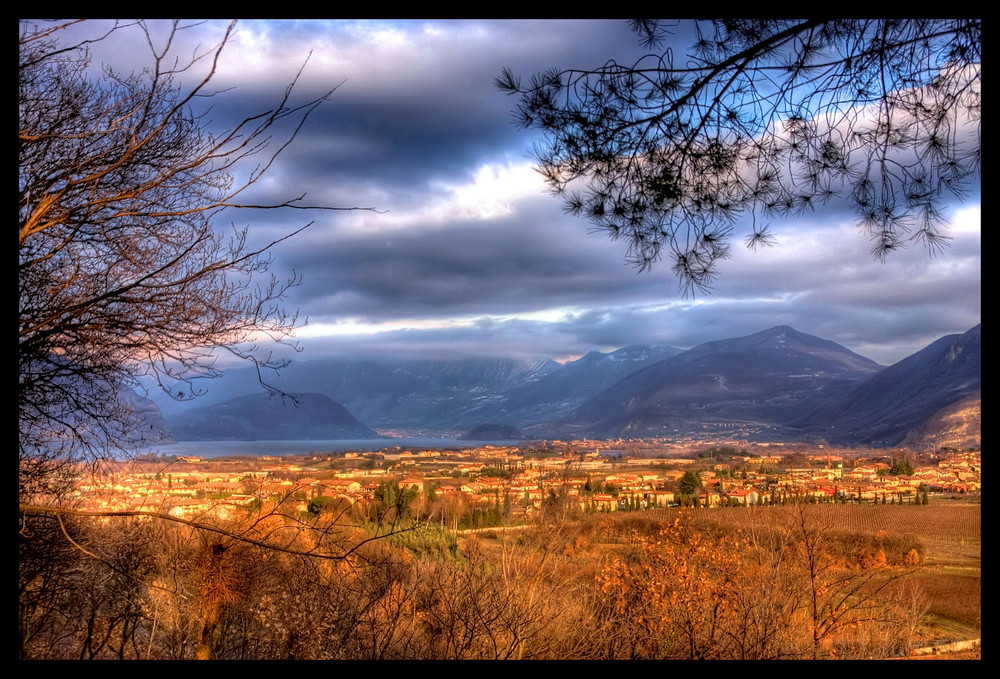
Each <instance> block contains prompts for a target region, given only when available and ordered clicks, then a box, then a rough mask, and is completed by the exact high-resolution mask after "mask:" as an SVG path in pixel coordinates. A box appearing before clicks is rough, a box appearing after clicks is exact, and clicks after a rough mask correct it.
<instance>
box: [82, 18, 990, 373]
mask: <svg viewBox="0 0 1000 679" xmlns="http://www.w3.org/2000/svg"><path fill="white" fill-rule="evenodd" d="M226 25H227V24H226V22H216V21H210V22H205V23H201V24H198V25H195V26H192V27H190V28H188V29H186V30H184V31H181V32H180V33H179V34H178V38H177V40H176V42H175V45H174V48H175V50H176V52H177V53H178V54H179V55H186V54H189V53H190V50H191V49H193V48H194V46H195V45H201V46H202V47H204V46H208V45H212V44H214V43H216V42H218V41H219V40H220V39H221V37H222V35H223V34H224V32H225V28H226ZM99 28H100V24H96V25H88V26H86V27H80V28H79V29H78V30H80V31H87V30H90V31H94V30H97V29H99ZM165 28H167V25H166V24H160V23H157V22H153V24H152V29H153V30H152V33H153V36H154V42H155V40H156V39H157V38H158V36H162V35H165V32H164V30H163V29H165ZM140 38H141V34H139V33H137V32H135V31H131V32H126V31H122V32H121V33H120V34H118V35H116V36H115V38H114V40H108V41H105V43H101V44H99V45H95V46H94V48H93V53H94V57H95V63H97V62H101V61H104V62H107V63H112V64H114V65H115V66H117V67H118V68H120V69H123V70H125V69H127V68H128V67H129V66H130V65H131V66H132V67H133V68H140V67H141V66H142V65H143V64H145V63H148V61H149V59H148V54H149V48H148V46H146V45H145V43H144V42H143V41H142V40H141V39H140ZM681 38H683V36H682V35H680V36H678V39H679V40H680V39H681ZM684 47H686V44H685V43H684V41H683V40H680V42H678V44H677V46H676V48H675V49H677V50H683V48H684ZM185 50H187V51H185ZM641 53H642V51H641V48H640V46H639V45H638V41H637V39H636V36H635V35H634V34H633V33H631V32H630V30H629V27H628V25H627V23H626V22H625V21H540V20H529V21H498V20H468V21H454V20H428V21H418V20H406V21H356V20H345V21H339V20H338V21H333V20H328V21H289V20H281V21H278V20H267V21H263V20H249V21H241V22H239V24H238V26H237V30H236V33H235V35H234V36H233V37H232V39H231V40H230V42H229V43H228V44H227V45H226V47H225V49H224V50H223V52H222V56H221V58H220V60H219V64H218V69H217V73H216V76H215V78H214V80H213V86H214V87H215V88H216V89H218V90H219V91H220V94H219V95H218V96H217V97H215V98H214V99H213V101H212V111H211V114H210V119H211V123H212V125H215V126H218V128H219V129H223V128H225V127H226V126H227V125H232V124H235V122H236V121H238V120H240V119H241V118H243V117H245V116H246V115H249V114H251V113H256V112H260V111H264V110H267V109H268V108H269V107H270V106H273V105H274V104H275V103H276V102H277V101H278V100H279V99H280V97H281V96H282V94H283V93H284V91H285V88H286V86H287V85H288V84H289V83H290V82H291V81H292V80H293V79H294V78H295V75H296V73H297V72H298V71H299V69H300V68H301V69H302V74H301V76H300V78H299V80H298V83H297V85H296V88H295V90H294V91H293V93H292V101H293V102H298V103H304V102H306V101H309V100H310V99H311V98H313V97H315V96H318V95H319V94H321V93H323V92H325V91H328V90H331V89H334V88H335V92H334V93H333V94H332V95H331V97H330V99H329V101H327V102H326V103H324V104H323V105H322V106H320V107H319V108H318V109H316V110H315V111H314V112H313V114H312V115H311V116H310V118H309V119H308V120H307V121H306V123H305V125H304V126H303V127H302V128H301V130H300V131H299V133H298V136H297V137H296V138H295V140H294V141H293V143H292V144H291V145H289V146H288V147H287V148H285V149H284V150H283V151H282V153H281V155H280V156H279V157H278V159H277V161H276V163H275V164H274V165H273V166H272V167H271V168H270V170H269V172H268V174H267V175H266V176H265V178H264V180H263V181H261V182H260V183H258V184H257V185H256V186H255V187H254V189H253V192H252V193H250V194H248V195H247V199H248V201H249V200H253V201H258V200H274V201H278V202H280V201H281V200H287V199H289V198H294V197H297V196H299V195H300V194H302V193H305V194H307V195H306V200H305V201H304V202H306V203H309V204H322V205H329V206H338V207H371V208H374V210H373V211H362V210H358V211H323V212H315V213H305V212H302V211H297V210H288V211H246V210H243V211H238V212H233V213H231V214H225V215H223V216H222V217H221V219H223V220H226V221H225V222H224V223H223V224H222V226H228V224H229V222H232V223H233V224H236V225H238V226H242V225H249V226H250V227H251V233H252V237H253V238H254V239H256V242H261V243H263V242H266V241H267V240H268V239H274V238H279V237H281V236H282V235H284V234H286V233H288V232H290V231H291V230H294V229H295V228H297V227H299V226H302V225H303V224H305V223H308V222H310V221H312V224H311V225H310V226H309V228H308V229H306V230H305V231H303V232H302V233H299V234H298V235H296V236H295V237H293V238H291V239H288V240H286V241H284V242H282V243H281V244H280V245H278V246H276V247H275V248H274V249H273V251H272V255H273V259H274V261H273V265H272V270H273V271H274V273H276V274H277V275H279V276H281V275H288V274H289V273H291V272H293V271H294V273H295V274H297V275H299V276H301V279H302V283H301V285H300V286H299V287H297V288H295V289H294V290H293V291H292V293H291V295H290V297H289V299H288V300H287V304H288V306H289V307H291V308H295V307H297V308H298V309H299V312H300V314H302V316H303V317H308V324H307V325H305V326H304V327H302V328H300V329H299V330H298V331H297V333H296V337H297V339H298V341H299V342H300V346H301V348H302V350H303V351H302V353H301V354H299V355H298V356H297V358H298V359H300V360H302V359H306V360H308V359H317V358H327V357H340V358H353V357H365V358H375V359H385V360H391V359H409V358H465V357H481V356H482V357H487V356H488V357H512V358H541V357H545V358H554V359H556V360H560V361H563V360H569V359H573V358H575V357H578V356H580V355H582V354H584V353H586V352H588V351H591V350H599V351H609V350H612V349H616V348H619V347H622V346H626V345H631V344H666V345H672V346H675V347H679V348H690V347H693V346H696V345H698V344H701V343H703V342H708V341H714V340H720V339H726V338H730V337H739V336H744V335H748V334H752V333H755V332H759V331H762V330H765V329H767V328H770V327H772V326H775V325H790V326H792V327H794V328H796V329H797V330H799V331H802V332H806V333H809V334H813V335H817V336H820V337H822V338H825V339H829V340H833V341H835V342H838V343H840V344H842V345H844V346H846V347H847V348H849V349H851V350H852V351H855V352H857V353H859V354H862V355H863V356H866V357H868V358H871V359H873V360H875V361H877V362H879V363H882V364H884V365H888V364H891V363H894V362H896V361H898V360H900V359H902V358H904V357H906V356H907V355H909V354H911V353H913V352H914V351H917V350H919V349H921V348H923V347H924V346H926V345H927V344H929V343H930V342H932V341H934V340H935V339H937V338H939V337H941V336H942V335H946V334H951V333H961V332H965V331H966V330H968V329H970V328H971V327H973V326H974V325H976V324H977V323H979V322H980V319H981V295H980V279H981V263H980V262H981V240H980V237H981V236H980V233H981V228H980V223H981V217H980V191H979V186H978V184H977V185H975V186H973V187H971V188H972V190H971V192H970V197H969V199H968V200H966V201H965V202H964V203H956V204H955V205H953V206H952V207H951V208H950V209H949V211H948V213H947V214H946V217H947V219H948V221H949V223H950V228H949V229H948V231H947V235H948V236H949V237H950V238H951V239H952V240H951V241H950V246H949V247H948V248H946V249H945V250H944V251H943V252H942V253H941V254H939V255H937V256H934V257H931V256H929V255H928V253H927V251H926V250H925V249H922V248H921V247H915V248H911V249H908V250H905V251H902V252H898V253H895V254H893V255H891V256H890V257H889V258H888V259H887V260H886V262H885V263H881V262H879V261H877V260H874V259H873V258H872V257H871V255H870V254H869V248H870V243H869V241H868V240H867V239H866V238H865V236H864V235H862V234H861V233H860V231H859V229H858V227H857V225H856V223H855V220H854V218H853V216H852V214H851V213H850V212H848V211H846V210H843V209H838V208H830V209H825V210H824V209H817V210H816V211H815V212H811V213H806V214H804V215H801V216H797V217H793V218H789V219H787V220H780V221H775V222H773V223H772V229H773V231H774V233H775V235H776V237H777V243H776V244H775V245H774V246H773V247H770V248H766V249H764V250H757V251H749V250H746V249H745V248H743V247H742V245H741V244H740V243H741V242H742V237H741V236H739V235H738V236H737V238H736V239H735V243H734V247H733V256H732V258H731V259H729V260H726V261H724V262H722V266H721V267H720V276H719V278H718V280H717V282H716V284H715V286H714V288H713V290H712V291H711V292H710V293H709V294H698V295H697V296H695V297H693V298H690V297H688V298H685V297H684V296H683V295H682V292H681V290H680V287H679V285H678V282H677V279H676V278H675V276H674V274H673V273H672V272H671V271H670V269H669V264H666V263H661V264H660V265H659V266H655V267H654V268H653V269H652V270H651V271H649V272H637V271H636V270H635V269H634V268H632V267H631V266H630V265H628V264H627V263H626V261H625V255H626V252H625V244H624V243H622V242H616V241H612V240H610V239H608V237H607V236H606V235H605V234H604V233H595V232H593V231H592V230H591V228H590V224H589V223H588V222H587V221H586V220H584V219H582V218H577V217H572V216H570V215H567V214H566V213H565V212H564V211H563V209H562V204H561V203H560V202H559V200H558V199H556V198H554V197H552V196H551V195H549V194H548V193H547V192H546V190H545V185H544V183H543V181H542V179H541V177H540V176H539V175H538V173H537V172H536V171H535V170H534V167H533V160H532V155H531V148H532V144H533V142H534V141H535V140H536V137H535V134H536V133H535V132H533V131H527V130H523V129H519V128H518V127H516V126H515V124H514V122H513V116H512V109H513V107H514V106H515V104H516V99H515V98H512V97H510V96H508V95H506V94H504V93H503V92H501V91H499V90H498V89H496V87H495V85H494V80H495V78H496V77H497V76H498V75H499V74H500V72H501V69H503V68H504V67H509V68H511V69H512V70H513V71H514V72H515V73H516V74H518V75H521V76H522V77H523V78H524V79H525V80H526V79H528V78H529V77H530V76H531V75H532V74H534V73H536V72H538V71H541V70H544V69H548V68H552V67H557V68H569V67H586V68H593V67H597V66H599V65H601V64H603V63H605V62H606V61H607V60H609V59H612V58H614V59H616V60H619V61H622V62H629V63H630V62H631V61H633V60H634V59H635V58H636V57H637V56H639V55H640V54H641ZM303 64H304V66H303ZM278 132H282V130H278ZM279 137H280V135H279ZM737 233H740V225H737ZM744 233H745V232H744Z"/></svg>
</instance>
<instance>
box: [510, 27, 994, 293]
mask: <svg viewBox="0 0 1000 679" xmlns="http://www.w3.org/2000/svg"><path fill="white" fill-rule="evenodd" d="M632 27H633V29H634V30H635V31H636V32H637V33H638V34H639V36H640V37H641V39H642V42H643V44H644V46H646V47H648V48H649V49H650V52H649V53H648V54H646V55H645V56H643V57H641V58H640V59H638V60H637V61H636V62H634V63H632V64H619V63H617V62H615V61H608V62H607V63H605V64H604V65H603V66H599V67H597V68H594V69H568V70H562V71H560V70H555V69H553V70H549V71H546V72H544V73H540V74H538V75H536V76H534V77H533V78H532V79H531V80H530V82H529V83H528V84H526V85H522V83H521V81H520V80H519V79H518V78H517V77H516V76H515V75H514V73H513V72H511V71H510V70H509V69H507V70H504V72H503V73H502V75H501V76H500V77H499V78H498V79H497V85H498V87H499V88H500V89H501V90H503V91H505V92H508V93H510V94H514V95H517V96H518V97H519V99H520V101H519V104H518V105H517V107H516V111H515V119H516V122H517V123H518V124H519V125H521V126H523V127H525V128H531V129H536V130H539V131H541V132H542V138H541V140H540V141H539V143H538V146H537V147H536V156H537V159H538V163H539V171H540V172H541V173H542V174H543V176H544V177H545V179H546V181H547V182H548V184H549V186H550V187H551V189H552V192H553V193H555V194H556V195H558V196H560V197H561V198H562V199H563V201H564V203H565V207H566V209H567V211H568V212H569V213H570V214H574V215H579V216H583V217H586V218H588V219H589V220H590V221H591V222H592V223H593V224H594V225H595V226H596V228H597V229H600V230H604V231H607V232H608V234H609V235H610V236H611V237H612V238H622V239H624V240H625V241H626V242H627V244H628V247H629V259H630V260H631V261H632V262H634V263H635V264H636V265H637V266H639V267H640V268H647V267H649V266H651V265H652V264H653V263H655V262H656V261H658V260H660V259H661V258H666V259H667V261H668V262H670V263H671V265H672V267H673V270H674V272H675V273H676V274H677V276H678V278H679V280H680V283H681V285H682V288H683V289H684V290H685V292H692V291H695V290H705V289H707V288H709V287H710V285H711V283H712V282H713V280H714V277H715V275H716V265H717V262H718V260H720V259H723V258H725V257H728V256H729V253H730V242H731V240H732V236H733V230H734V227H735V226H736V224H737V222H738V220H740V219H743V220H745V221H747V222H749V223H750V229H749V234H748V236H747V239H746V242H747V245H748V246H749V247H756V246H759V245H767V244H770V243H771V242H773V237H772V234H771V231H770V230H769V224H768V220H769V219H771V218H775V217H784V216H788V215H794V214H800V213H802V212H803V211H807V210H811V209H813V208H814V206H816V205H819V204H823V203H826V202H827V201H831V200H845V201H846V202H847V203H848V204H850V205H851V206H852V207H853V209H854V211H855V213H856V215H857V219H858V222H859V224H860V226H861V227H862V228H863V230H864V231H865V232H866V233H867V234H868V235H869V236H870V237H871V239H872V252H873V254H874V255H876V256H877V257H880V258H881V257H884V256H885V255H886V254H887V253H889V252H891V251H893V250H896V249H898V248H901V247H904V246H905V245H906V244H907V243H908V242H909V241H912V240H915V241H919V242H922V243H924V244H925V245H926V246H927V247H928V248H929V249H930V250H931V252H934V251H936V250H937V249H939V248H941V247H942V245H943V244H944V243H945V240H946V237H945V235H944V234H943V231H942V224H943V221H944V218H943V215H942V209H941V208H942V205H943V200H944V198H945V197H946V196H948V195H949V194H951V195H957V196H959V197H962V196H964V195H965V192H966V191H967V190H968V188H969V184H970V179H972V178H973V177H976V176H978V172H979V168H980V158H981V146H980V132H981V128H980V111H981V104H980V92H981V80H980V75H981V63H980V62H981V56H982V55H981V22H980V20H978V19H955V20H949V19H919V20H918V19H902V20H895V19H891V20H890V19H878V20H844V19H837V20H825V19H810V20H776V19H738V20H715V21H692V22H676V23H675V24H673V25H668V24H667V23H666V22H660V21H656V20H637V21H633V22H632ZM675 30H676V32H677V33H678V34H683V36H684V37H685V38H688V37H690V38H691V39H692V41H693V44H691V47H690V49H689V50H688V51H687V53H686V54H685V55H683V56H681V55H680V54H675V52H674V50H673V48H671V47H666V48H664V47H663V45H664V41H665V40H666V38H667V37H668V35H670V33H671V32H673V31H675Z"/></svg>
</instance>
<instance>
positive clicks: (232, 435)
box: [169, 394, 378, 441]
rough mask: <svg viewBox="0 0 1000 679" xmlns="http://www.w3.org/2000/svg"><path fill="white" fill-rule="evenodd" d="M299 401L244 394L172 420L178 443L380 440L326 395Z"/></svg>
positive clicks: (299, 397)
mask: <svg viewBox="0 0 1000 679" xmlns="http://www.w3.org/2000/svg"><path fill="white" fill-rule="evenodd" d="M297 399H298V405H296V404H294V403H293V402H292V400H291V399H289V398H285V399H281V398H277V397H275V398H270V397H268V395H267V394H251V395H249V396H240V397H238V398H234V399H231V400H229V401H226V402H224V403H218V404H216V405H211V406H206V407H203V408H195V409H192V410H189V411H187V412H185V413H182V414H181V415H178V416H176V417H172V418H170V420H169V424H170V427H171V430H172V431H173V434H174V438H176V439H177V440H179V441H199V440H202V441H203V440H215V439H224V440H243V441H259V440H279V439H367V438H378V434H377V433H375V432H374V431H372V430H371V429H369V428H368V427H366V426H365V425H363V424H362V423H361V422H359V421H358V420H357V419H356V418H355V417H354V416H353V415H351V414H350V413H349V412H348V411H347V410H346V409H345V408H344V407H343V406H342V405H340V404H339V403H337V402H335V401H333V400H331V399H329V398H327V397H326V396H323V395H322V394H302V395H299V396H297Z"/></svg>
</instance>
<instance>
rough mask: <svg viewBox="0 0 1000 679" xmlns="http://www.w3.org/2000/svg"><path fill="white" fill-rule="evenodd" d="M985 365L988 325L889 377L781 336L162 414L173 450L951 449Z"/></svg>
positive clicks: (439, 374) (443, 364) (446, 374)
mask: <svg viewBox="0 0 1000 679" xmlns="http://www.w3.org/2000/svg"><path fill="white" fill-rule="evenodd" d="M980 362H981V330H980V326H976V327H975V328H973V329H972V330H970V331H968V332H966V333H964V334H961V335H949V336H946V337H942V338H941V339H939V340H938V341H936V342H934V343H932V344H931V345H930V346H928V347H926V348H925V349H923V350H921V351H919V352H917V353H915V354H913V355H912V356H910V357H908V358H906V359H904V360H902V361H900V362H899V363H896V364H895V365H893V366H890V367H888V368H885V367H883V366H880V365H878V364H877V363H875V362H873V361H871V360H869V359H867V358H865V357H863V356H860V355H858V354H856V353H854V352H852V351H850V350H848V349H846V348H845V347H843V346H840V345H838V344H836V343H834V342H831V341H829V340H825V339H821V338H819V337H815V336H812V335H808V334H806V333H801V332H798V331H796V330H795V329H793V328H790V327H788V326H778V327H775V328H771V329H769V330H765V331H763V332H760V333H756V334H754V335H749V336H747V337H739V338H731V339H725V340H720V341H715V342H708V343H706V344H702V345H699V346H697V347H694V348H692V349H690V350H687V351H683V350H681V349H677V348H674V347H663V346H658V347H656V346H640V345H636V346H629V347H625V348H623V349H619V350H617V351H614V352H610V353H599V352H591V353H589V354H586V355H585V356H583V357H581V358H579V359H577V360H576V361H571V362H567V363H565V364H559V363H557V362H555V361H551V360H536V361H519V360H513V359H483V360H455V361H384V362H380V361H348V360H325V361H300V362H294V363H292V364H291V365H290V366H289V367H288V368H286V369H285V370H283V371H282V373H281V375H280V377H279V378H278V379H277V380H274V381H272V382H271V384H272V385H273V386H275V387H277V388H279V389H281V390H283V391H286V392H287V393H290V394H303V395H304V396H303V397H302V398H300V409H301V407H302V405H305V407H306V410H305V411H304V412H299V413H298V414H295V413H293V412H292V411H291V410H290V409H289V408H287V407H285V408H281V405H280V399H278V400H277V401H275V400H274V399H272V400H271V401H268V400H267V399H266V398H265V397H263V396H261V395H260V393H259V392H260V391H261V387H260V385H259V383H258V376H257V374H256V371H254V370H251V369H245V370H235V371H228V372H227V373H226V375H225V376H224V377H223V378H220V379H219V380H218V381H217V382H218V384H214V385H213V390H212V391H211V392H210V393H209V394H208V395H206V396H205V397H202V398H201V399H199V400H198V401H196V402H195V403H196V405H195V407H193V408H190V409H188V410H186V411H179V410H177V409H176V408H174V409H173V410H169V411H167V410H165V414H166V420H167V423H168V424H169V426H170V428H171V431H173V433H174V436H175V438H178V439H193V438H247V439H250V438H257V439H261V438H270V439H276V438H300V439H301V438H365V437H366V435H370V436H375V435H376V434H375V432H373V431H371V430H370V429H368V427H372V428H378V429H383V430H397V431H398V430H409V431H416V430H419V431H420V432H421V433H424V434H439V435H457V434H460V433H462V432H467V431H469V430H470V429H474V428H475V427H477V426H478V425H482V424H484V423H489V424H490V425H491V427H494V428H497V427H500V428H503V427H509V428H510V431H514V430H519V431H521V432H523V433H524V434H525V436H528V437H532V438H541V437H545V438H554V437H577V436H592V437H602V438H608V437H618V436H622V437H640V436H665V437H677V438H680V437H685V436H691V435H700V436H705V435H711V434H719V435H728V436H730V437H734V438H744V439H749V440H804V441H809V440H813V441H818V440H827V441H830V442H832V443H838V444H871V445H898V444H900V443H901V442H902V441H904V440H907V441H910V442H912V443H917V442H919V441H933V442H935V444H936V445H948V444H949V443H948V442H949V441H951V439H950V438H947V437H945V438H942V437H943V436H945V434H943V433H942V431H943V430H942V428H950V429H951V430H953V431H951V433H950V434H948V435H947V436H951V437H959V438H962V439H963V440H966V441H968V440H976V441H978V424H977V423H978V420H977V419H976V417H975V414H976V413H978V410H977V408H978V403H979V398H980V397H979V390H980ZM215 387H218V388H215ZM248 394H249V395H248ZM252 395H256V396H252ZM199 401H200V402H199ZM279 408H281V409H280V410H278V409H279ZM342 411H343V412H342ZM306 412H308V413H309V415H308V417H307V416H306V414H305V413H306ZM324 413H325V414H324ZM345 414H346V415H347V416H349V417H351V419H352V420H353V419H354V418H357V420H354V422H349V421H348V420H347V419H346V418H345V417H344V415H345ZM324 418H325V419H324ZM956 418H957V419H956ZM358 420H360V422H358ZM959 421H961V422H962V423H963V424H962V425H961V426H959V425H958V424H956V423H957V422H959ZM361 422H364V423H365V424H364V425H361ZM935 422H937V423H939V424H935ZM324 423H328V424H330V425H331V426H330V428H328V429H323V427H324V426H325V424H324ZM355 423H356V424H355ZM334 425H335V426H334ZM358 426H360V427H362V428H363V429H358V428H357V427H358ZM336 427H342V429H340V430H338V429H337V428H336ZM352 427H353V429H352ZM364 430H367V432H368V434H365V433H363V432H364ZM337 431H340V432H342V433H339V434H337V433H336V432H337ZM324 432H326V434H324ZM335 434H336V435H335ZM907 437H910V438H909V439H908V438H907ZM914 437H915V438H914ZM946 439H947V440H946Z"/></svg>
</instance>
